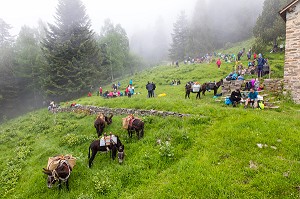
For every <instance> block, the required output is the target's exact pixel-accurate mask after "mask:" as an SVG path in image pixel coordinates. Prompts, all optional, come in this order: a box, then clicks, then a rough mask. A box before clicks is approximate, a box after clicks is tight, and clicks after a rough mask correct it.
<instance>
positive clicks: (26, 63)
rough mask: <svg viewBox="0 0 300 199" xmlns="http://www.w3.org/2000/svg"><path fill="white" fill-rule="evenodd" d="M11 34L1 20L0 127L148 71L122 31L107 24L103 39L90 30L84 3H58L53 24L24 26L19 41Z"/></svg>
mask: <svg viewBox="0 0 300 199" xmlns="http://www.w3.org/2000/svg"><path fill="white" fill-rule="evenodd" d="M10 29H11V26H10V25H9V24H7V23H6V22H5V21H4V20H3V19H0V110H1V111H0V121H1V120H3V119H5V118H7V117H10V116H13V115H16V114H17V113H20V112H23V111H27V110H30V109H34V108H36V107H41V106H43V105H45V103H48V101H49V100H55V101H61V100H69V99H72V98H77V97H80V96H82V95H84V94H86V93H87V92H88V91H89V90H90V89H91V88H92V87H95V86H97V85H103V84H107V83H110V82H113V81H115V79H116V78H120V77H122V76H124V75H127V74H134V73H135V72H136V71H138V70H141V69H142V67H143V65H144V64H143V61H142V59H141V58H140V57H138V56H137V55H135V54H132V53H131V52H130V49H129V40H128V37H127V34H126V31H125V30H124V29H123V28H122V26H121V25H119V24H117V25H114V24H113V23H112V22H111V21H110V20H106V21H105V24H104V26H103V27H102V29H101V31H100V33H99V34H97V33H95V32H94V31H93V30H92V29H91V21H90V19H89V17H88V15H87V14H86V9H85V6H84V5H83V3H82V2H81V1H80V0H59V2H58V5H57V9H56V13H55V22H54V23H53V24H50V23H48V24H44V23H43V22H39V26H38V28H31V27H28V26H26V25H25V26H23V27H22V28H21V30H20V33H19V34H18V36H17V38H14V37H13V36H11V35H10V33H9V31H10Z"/></svg>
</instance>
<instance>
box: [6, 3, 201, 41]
mask: <svg viewBox="0 0 300 199" xmlns="http://www.w3.org/2000/svg"><path fill="white" fill-rule="evenodd" d="M0 2H1V4H0V18H2V19H3V20H4V21H5V22H6V23H8V24H10V25H11V26H12V27H13V29H12V30H11V34H13V35H16V34H18V33H19V31H20V28H21V26H23V25H28V26H30V27H36V26H37V22H38V20H39V19H41V20H42V21H44V22H50V23H53V21H54V18H53V15H55V9H56V7H57V3H58V0H0ZM82 2H83V4H84V5H85V6H86V11H87V14H88V15H89V17H90V19H91V20H92V28H93V29H94V30H95V32H97V33H99V32H100V28H101V26H102V25H103V22H104V20H105V19H106V18H110V19H111V20H112V22H113V23H114V24H117V23H120V24H121V25H122V27H123V28H125V30H126V32H127V33H128V35H129V36H130V35H131V34H132V33H134V32H135V29H143V28H145V27H149V26H153V24H154V23H155V21H156V20H157V19H158V17H159V16H161V17H163V19H164V20H165V22H166V23H168V24H170V25H169V26H170V27H172V25H173V23H174V22H175V20H176V18H177V16H178V15H179V13H180V11H181V10H185V11H186V13H187V15H189V13H192V12H193V7H194V6H195V2H196V0H82Z"/></svg>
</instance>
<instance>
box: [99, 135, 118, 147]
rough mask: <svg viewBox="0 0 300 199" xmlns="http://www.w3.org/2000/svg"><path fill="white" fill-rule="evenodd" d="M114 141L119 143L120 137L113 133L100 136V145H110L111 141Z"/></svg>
mask: <svg viewBox="0 0 300 199" xmlns="http://www.w3.org/2000/svg"><path fill="white" fill-rule="evenodd" d="M111 140H112V141H113V142H114V143H115V144H117V142H118V139H117V137H116V136H115V135H111V136H106V137H105V136H103V137H102V138H100V146H109V145H110V141H111Z"/></svg>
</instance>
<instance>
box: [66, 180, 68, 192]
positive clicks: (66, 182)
mask: <svg viewBox="0 0 300 199" xmlns="http://www.w3.org/2000/svg"><path fill="white" fill-rule="evenodd" d="M66 187H67V190H68V191H69V179H67V181H66Z"/></svg>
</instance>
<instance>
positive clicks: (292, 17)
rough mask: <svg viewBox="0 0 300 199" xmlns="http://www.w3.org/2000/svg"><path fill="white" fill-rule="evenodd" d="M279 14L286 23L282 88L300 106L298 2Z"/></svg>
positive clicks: (299, 22)
mask: <svg viewBox="0 0 300 199" xmlns="http://www.w3.org/2000/svg"><path fill="white" fill-rule="evenodd" d="M279 14H280V15H281V17H282V18H283V19H284V21H285V22H286V45H285V66H284V87H285V90H287V91H289V92H290V93H291V96H292V99H293V100H294V101H295V102H296V103H297V104H300V0H294V1H292V2H291V3H290V4H288V5H287V6H286V7H284V8H283V9H282V10H281V11H280V12H279Z"/></svg>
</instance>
